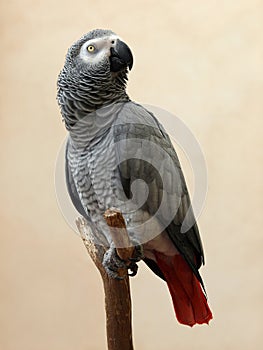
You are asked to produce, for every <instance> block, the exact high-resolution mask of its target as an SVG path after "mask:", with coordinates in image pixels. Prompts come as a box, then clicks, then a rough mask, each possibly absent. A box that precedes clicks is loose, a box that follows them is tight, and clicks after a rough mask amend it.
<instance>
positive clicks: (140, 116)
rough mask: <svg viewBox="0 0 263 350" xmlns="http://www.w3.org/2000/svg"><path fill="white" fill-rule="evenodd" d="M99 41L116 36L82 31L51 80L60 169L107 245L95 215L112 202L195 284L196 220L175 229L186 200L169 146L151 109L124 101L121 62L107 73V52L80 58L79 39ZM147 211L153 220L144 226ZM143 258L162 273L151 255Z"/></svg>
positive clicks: (134, 231) (139, 235)
mask: <svg viewBox="0 0 263 350" xmlns="http://www.w3.org/2000/svg"><path fill="white" fill-rule="evenodd" d="M94 40H95V41H94ZM96 40H98V41H96ZM100 40H104V41H105V43H106V42H107V45H108V42H111V43H113V42H116V41H117V40H119V39H118V37H117V36H116V34H114V33H113V32H111V31H104V30H95V31H92V32H90V33H88V34H86V35H85V36H83V37H82V38H81V39H80V40H78V41H77V42H76V43H75V44H74V45H73V46H72V47H71V48H70V49H69V51H68V54H67V56H66V62H65V66H64V68H63V69H62V71H61V73H60V75H59V79H58V103H59V105H60V108H61V113H62V117H63V120H64V122H65V126H66V128H67V129H68V131H69V138H68V144H67V151H66V174H67V185H68V190H69V193H70V196H71V198H72V201H73V204H74V205H75V207H76V208H77V210H78V211H79V212H80V214H82V215H83V216H85V217H86V219H87V220H88V221H89V223H90V225H91V226H94V225H95V226H96V229H97V230H98V231H99V232H100V237H98V238H97V239H98V240H100V242H101V243H102V244H104V245H107V246H110V244H111V238H110V235H109V232H108V228H107V226H106V224H105V222H104V220H103V217H102V214H103V213H104V211H105V210H106V209H108V208H109V207H112V206H115V207H118V208H120V209H121V210H122V212H123V214H124V217H125V219H126V223H127V229H128V232H129V234H130V236H131V238H132V240H134V241H135V242H137V243H139V244H144V243H146V242H147V240H151V238H153V237H155V236H156V235H157V234H158V233H161V232H166V234H168V236H169V237H170V239H171V241H172V242H173V244H174V247H175V248H176V249H177V250H178V251H179V252H180V253H181V254H182V255H183V257H184V258H185V260H186V261H187V263H188V264H189V266H190V267H191V269H192V270H193V272H194V274H195V275H196V276H197V278H198V280H199V281H200V282H201V283H202V279H201V277H200V274H199V272H198V269H199V267H200V266H201V264H202V263H203V261H204V260H203V249H202V244H201V240H200V236H199V232H198V228H197V225H196V224H194V226H193V227H191V228H190V229H189V230H188V232H186V233H184V234H183V233H181V230H180V229H181V225H182V223H183V220H184V218H185V215H186V212H187V211H188V209H189V208H190V199H189V194H188V191H187V187H186V184H185V180H184V177H183V174H182V171H181V167H180V164H179V160H178V157H177V155H176V153H175V151H174V148H173V145H172V143H171V141H170V139H169V137H168V135H167V133H166V132H165V130H164V129H163V127H162V125H161V124H160V123H159V122H158V121H157V119H156V118H155V117H154V115H152V114H151V113H150V112H149V111H147V110H146V109H145V108H143V107H142V106H140V105H138V104H136V103H134V102H132V101H130V99H129V97H128V95H127V93H126V90H125V89H126V82H127V72H128V69H127V66H128V64H127V65H126V67H125V68H124V69H121V70H120V71H119V72H117V73H115V72H112V71H111V62H110V56H109V54H107V53H106V52H108V51H105V55H104V56H101V58H100V60H99V61H98V62H97V64H90V63H89V60H88V59H87V60H86V59H85V53H83V52H84V51H83V50H84V49H86V46H85V45H86V43H87V42H90V43H93V41H94V43H95V44H96V43H97V42H98V43H99V44H100ZM95 44H94V45H95ZM83 45H84V46H83ZM114 45H116V44H115V43H114V44H112V47H115V46H114ZM83 47H84V49H83ZM81 55H82V56H81ZM89 57H90V56H89ZM94 57H95V56H94ZM138 180H141V182H139V181H138ZM134 181H135V183H136V186H135V191H133V193H132V189H133V187H132V186H133V185H132V184H133V183H134ZM145 183H146V184H147V186H146V187H147V188H146V187H145ZM160 206H161V209H160V210H159V207H160ZM158 210H159V211H158ZM151 217H154V218H155V220H153V221H152V222H151V226H149V225H150V224H149V223H148V221H150V220H149V218H151ZM144 223H145V225H144ZM138 226H140V227H139V229H138ZM155 230H156V235H155ZM150 231H151V232H150ZM144 260H145V262H146V263H147V264H148V265H149V266H150V267H151V268H152V269H153V270H154V272H155V273H157V274H158V275H159V276H160V277H162V278H163V275H162V273H161V271H160V270H159V269H158V266H157V265H156V264H155V261H154V260H152V259H151V258H150V257H145V259H144Z"/></svg>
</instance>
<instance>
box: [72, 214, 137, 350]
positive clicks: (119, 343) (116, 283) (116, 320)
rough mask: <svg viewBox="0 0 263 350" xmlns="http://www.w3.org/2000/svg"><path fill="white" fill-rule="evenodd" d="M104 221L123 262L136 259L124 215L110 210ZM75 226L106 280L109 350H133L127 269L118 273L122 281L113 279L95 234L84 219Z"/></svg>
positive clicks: (103, 251) (104, 282)
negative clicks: (133, 256)
mask: <svg viewBox="0 0 263 350" xmlns="http://www.w3.org/2000/svg"><path fill="white" fill-rule="evenodd" d="M104 218H105V220H106V222H107V224H108V225H109V227H110V232H111V235H112V239H113V241H114V243H115V246H116V247H118V248H117V254H118V255H119V257H120V258H121V259H122V260H125V261H128V259H129V258H131V257H132V255H133V252H134V247H132V246H130V241H129V236H128V233H127V230H126V225H125V221H124V219H123V216H122V214H121V212H120V211H119V210H117V209H115V208H113V209H109V210H107V211H106V212H105V214H104ZM76 224H77V227H78V230H79V232H80V235H81V237H82V240H83V242H84V245H85V247H86V248H87V250H88V253H89V255H90V256H91V258H92V260H93V261H94V263H95V265H96V266H97V268H98V270H99V272H100V274H101V277H102V280H103V286H104V292H105V310H106V322H107V343H108V350H133V341H132V315H131V296H130V283H129V276H128V273H127V269H120V270H119V271H118V273H119V275H120V276H121V277H123V279H121V280H117V279H113V278H110V277H109V276H108V274H107V273H106V271H105V269H104V267H103V265H102V260H103V256H104V253H105V248H104V247H103V246H101V245H96V244H94V241H93V239H92V232H91V230H90V228H89V227H88V225H87V223H86V221H85V219H83V218H79V219H78V220H77V221H76ZM115 228H119V229H115ZM120 228H121V230H120Z"/></svg>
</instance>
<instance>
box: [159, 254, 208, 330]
mask: <svg viewBox="0 0 263 350" xmlns="http://www.w3.org/2000/svg"><path fill="white" fill-rule="evenodd" d="M155 257H156V261H157V264H158V266H159V268H160V270H161V271H162V273H163V274H164V277H165V279H166V282H167V284H168V287H169V290H170V294H171V296H172V300H173V305H174V310H175V314H176V317H177V319H178V321H179V322H180V323H182V324H185V325H188V326H191V327H192V326H193V325H195V324H196V323H198V324H202V323H209V321H210V320H211V319H212V318H213V316H212V312H211V310H210V309H209V306H208V304H207V301H206V297H205V296H204V293H203V291H202V289H201V286H200V283H199V281H198V280H197V278H196V276H195V275H194V273H193V272H192V270H191V268H190V267H189V266H188V264H187V263H186V261H185V260H184V258H183V257H182V256H181V255H174V256H166V255H164V254H162V253H158V252H155Z"/></svg>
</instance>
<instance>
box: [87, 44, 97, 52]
mask: <svg viewBox="0 0 263 350" xmlns="http://www.w3.org/2000/svg"><path fill="white" fill-rule="evenodd" d="M87 50H88V51H89V52H93V51H94V50H95V47H94V46H93V45H89V46H88V47H87Z"/></svg>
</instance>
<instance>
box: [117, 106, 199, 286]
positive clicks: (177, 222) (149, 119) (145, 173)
mask: <svg viewBox="0 0 263 350" xmlns="http://www.w3.org/2000/svg"><path fill="white" fill-rule="evenodd" d="M118 119H119V120H118V122H117V125H116V127H115V129H114V138H115V143H118V142H119V141H121V140H124V141H125V140H128V139H135V140H136V139H138V143H137V144H138V149H139V147H140V139H142V140H148V141H150V142H153V143H155V144H156V145H158V147H160V148H163V149H164V150H165V152H167V153H168V154H169V156H170V158H171V159H172V162H173V164H174V166H175V167H176V174H171V178H172V180H171V183H172V184H171V186H172V187H173V188H172V187H171V196H170V197H168V198H171V200H172V199H173V198H175V197H174V194H175V192H177V189H174V187H176V186H177V185H178V186H180V188H179V189H178V191H179V192H178V193H180V195H181V198H180V206H179V209H178V211H177V213H176V215H175V216H174V219H173V220H172V221H171V223H170V224H169V225H168V226H167V228H166V231H167V233H168V235H169V236H170V238H171V240H172V242H173V243H174V245H175V246H176V248H177V249H178V250H179V252H180V253H181V254H182V255H183V257H184V258H185V260H186V261H187V263H188V264H189V266H190V267H191V269H192V270H193V272H194V274H195V275H196V277H197V278H198V280H199V281H200V282H201V284H202V285H203V282H202V278H201V276H200V274H199V272H198V269H199V268H200V266H201V265H202V264H203V263H204V254H203V248H202V243H201V239H200V235H199V231H198V227H197V225H196V223H195V224H194V226H192V227H191V228H190V229H189V230H188V231H187V232H185V233H182V232H181V226H182V223H183V220H184V218H185V215H186V212H187V210H188V209H189V207H190V205H191V204H190V197H189V194H188V191H187V186H186V183H185V179H184V176H183V173H182V170H181V166H180V163H179V159H178V157H177V154H176V152H175V150H174V147H173V145H172V143H171V140H170V138H169V136H168V135H167V133H166V132H165V130H164V128H163V127H162V125H161V124H160V123H159V122H158V120H157V119H156V118H155V117H154V116H153V115H152V113H150V112H148V111H147V110H146V109H145V108H144V107H142V106H140V105H138V104H135V103H133V102H128V103H127V104H126V106H125V107H124V108H123V110H122V111H121V112H120V114H119V116H118ZM135 144H136V142H135ZM134 147H135V148H133V149H132V150H131V153H130V154H131V155H132V154H133V155H134V158H136V154H137V151H138V149H136V146H134ZM148 151H149V150H147V149H146V152H148ZM123 152H125V150H123V148H121V147H119V148H118V147H117V153H119V154H122V153H123ZM141 152H143V151H141ZM149 152H150V151H149ZM126 153H127V155H129V150H126ZM117 156H118V155H117ZM147 157H155V154H153V153H152V154H151V152H150V153H149V154H147ZM120 158H121V156H120ZM124 158H125V157H124ZM134 158H133V157H132V156H130V157H126V160H125V161H124V162H122V163H120V164H119V173H120V178H121V183H122V186H123V189H124V191H125V193H126V195H127V196H128V198H129V193H130V186H131V183H132V182H133V181H134V180H136V179H142V180H144V181H146V182H147V184H150V186H151V187H152V189H153V192H154V196H152V197H150V196H149V197H148V200H147V203H146V204H145V207H147V210H148V211H149V212H150V214H153V213H152V212H151V211H153V212H154V211H156V209H157V208H156V207H157V206H158V205H160V202H161V193H160V192H161V191H162V183H161V181H160V179H159V178H158V172H157V171H156V169H153V167H151V166H150V165H149V164H147V162H145V161H140V160H138V159H134ZM163 174H164V176H169V174H168V175H167V174H166V169H164V170H163ZM176 176H177V179H178V178H179V180H180V181H178V182H179V183H180V184H177V183H176ZM167 181H168V182H169V180H167ZM168 191H169V186H168ZM169 195H170V193H169ZM168 205H169V203H168ZM190 210H191V208H190ZM193 222H195V220H194V221H193ZM148 265H149V262H148ZM150 267H151V266H150ZM151 268H152V267H151ZM152 269H153V270H154V268H152ZM155 272H156V271H155ZM157 272H158V271H157ZM157 274H158V273H157ZM160 277H161V276H160Z"/></svg>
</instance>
